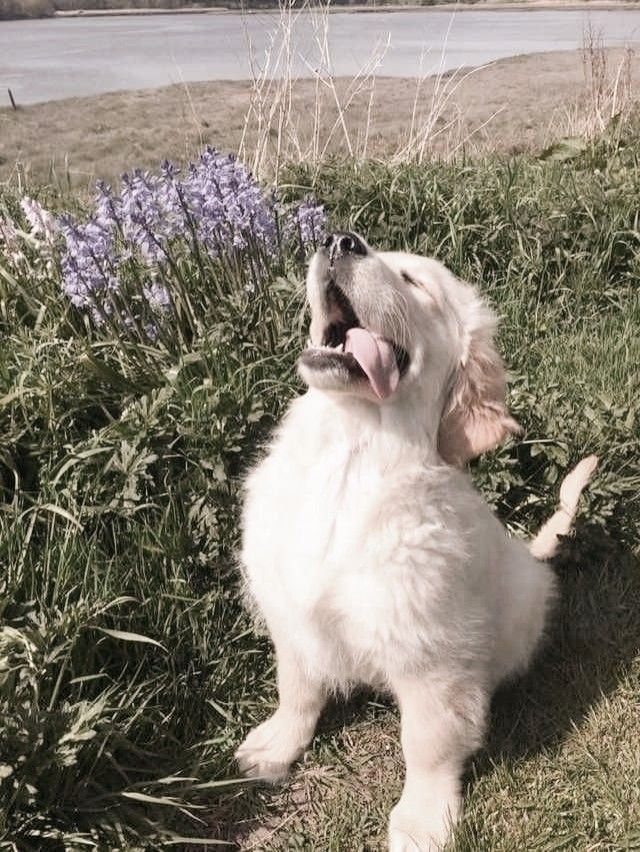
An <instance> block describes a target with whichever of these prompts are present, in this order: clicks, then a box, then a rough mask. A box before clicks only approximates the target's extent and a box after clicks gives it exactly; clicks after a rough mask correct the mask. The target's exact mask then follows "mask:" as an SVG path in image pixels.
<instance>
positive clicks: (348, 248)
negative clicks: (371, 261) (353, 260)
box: [324, 231, 367, 260]
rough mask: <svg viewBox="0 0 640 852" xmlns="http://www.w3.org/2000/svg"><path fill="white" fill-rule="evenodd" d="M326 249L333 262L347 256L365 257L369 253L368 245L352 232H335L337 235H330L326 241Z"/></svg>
mask: <svg viewBox="0 0 640 852" xmlns="http://www.w3.org/2000/svg"><path fill="white" fill-rule="evenodd" d="M324 247H325V248H326V249H327V251H328V252H329V257H330V259H331V260H334V259H335V258H336V257H343V256H344V255H347V254H360V255H365V254H366V253H367V247H366V245H365V244H364V243H363V242H362V240H361V239H360V237H359V236H358V235H357V234H353V233H351V231H335V233H333V234H329V236H328V237H327V238H326V240H325V241H324Z"/></svg>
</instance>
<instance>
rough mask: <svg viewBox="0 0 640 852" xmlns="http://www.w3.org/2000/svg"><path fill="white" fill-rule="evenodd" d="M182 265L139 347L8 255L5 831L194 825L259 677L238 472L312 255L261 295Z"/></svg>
mask: <svg viewBox="0 0 640 852" xmlns="http://www.w3.org/2000/svg"><path fill="white" fill-rule="evenodd" d="M12 213H13V215H14V216H15V215H16V208H15V204H14V205H12ZM185 270H186V271H185V275H187V276H188V279H189V294H188V295H189V299H190V306H189V312H187V311H186V310H180V309H179V308H180V305H178V315H179V316H180V317H181V319H179V320H177V321H176V327H175V339H174V340H167V341H165V343H162V342H161V341H158V342H156V343H152V342H150V341H148V340H147V341H145V342H144V344H141V343H140V341H139V339H138V338H137V337H136V335H135V334H134V333H133V332H132V333H131V335H130V336H127V335H126V334H125V335H123V336H122V337H121V338H120V339H115V338H114V337H113V336H112V335H113V331H109V330H108V329H107V328H103V329H101V330H97V331H96V330H95V329H94V328H92V326H91V325H90V323H88V322H87V323H84V322H83V319H82V318H81V317H80V316H79V315H78V314H76V312H75V310H74V309H73V308H72V307H71V306H70V304H69V302H68V300H67V299H66V297H65V296H64V295H63V293H62V291H61V288H60V284H59V282H58V281H57V275H56V273H55V271H52V270H49V271H47V269H46V268H45V267H44V266H43V264H42V261H41V258H40V257H39V255H38V253H37V251H36V250H35V249H33V248H30V247H29V244H28V243H26V244H25V246H24V257H23V259H22V260H21V261H20V263H19V264H18V266H17V267H16V266H15V265H14V266H10V265H9V264H6V265H4V264H3V265H2V266H1V267H0V276H1V277H0V324H1V327H2V331H3V336H2V340H1V341H0V434H1V435H2V442H1V445H0V485H1V486H2V496H1V498H0V564H2V566H3V570H2V577H1V578H0V616H1V621H0V624H1V627H0V755H2V760H1V762H2V769H1V770H0V803H1V816H0V839H3V840H5V841H7V842H8V841H9V840H11V841H14V842H16V843H18V845H19V848H20V849H29V848H31V849H42V848H44V847H43V844H44V842H45V841H44V839H43V838H48V840H47V842H49V841H51V843H53V846H52V848H63V846H64V847H65V848H75V847H74V846H73V844H74V843H80V842H81V841H84V843H85V845H86V844H87V843H88V844H89V845H92V844H93V843H95V844H96V848H105V847H104V846H103V845H100V844H104V843H107V844H111V845H112V847H113V848H123V846H122V845H121V844H130V845H126V848H134V846H135V845H136V844H139V845H140V846H143V845H144V846H145V848H147V846H148V847H149V848H153V847H154V846H155V845H156V844H159V843H160V842H161V841H162V840H163V839H170V838H171V837H173V832H172V829H171V828H170V827H169V826H176V825H177V826H180V824H181V823H182V822H185V821H186V822H188V823H189V825H187V826H183V829H184V830H185V831H186V830H187V829H188V832H189V834H190V835H193V834H194V832H195V834H196V835H197V834H198V823H197V821H196V817H195V814H196V813H197V810H198V803H199V801H200V800H201V799H203V798H210V796H211V792H212V790H213V791H214V792H215V789H217V788H216V787H213V788H212V787H211V784H212V782H216V783H217V779H220V778H221V777H225V776H227V775H228V774H229V769H230V765H229V760H228V754H229V748H230V746H231V745H232V743H233V741H234V739H236V738H237V735H238V730H239V728H238V722H239V718H238V708H239V707H241V706H242V696H243V695H245V694H246V693H247V690H246V688H245V687H244V686H243V684H244V683H245V682H246V681H247V679H248V678H253V679H255V678H256V677H257V675H256V673H255V672H252V665H251V663H252V661H253V660H254V659H255V655H256V653H258V651H257V649H256V642H255V640H254V639H253V638H251V636H250V634H249V630H248V627H249V625H248V620H247V619H246V617H245V615H244V614H243V611H242V609H241V607H240V605H239V594H238V591H239V590H238V586H239V577H238V574H237V572H236V570H235V565H234V558H235V557H234V549H235V546H236V543H237V536H238V482H239V478H240V475H241V473H242V471H243V469H244V468H246V466H247V464H248V463H249V462H250V460H251V458H252V457H253V455H254V453H255V451H256V447H257V445H258V444H259V443H260V441H261V440H262V439H263V437H264V436H265V435H266V434H267V432H268V430H269V428H270V427H271V426H272V425H273V424H274V422H275V419H276V418H277V417H278V416H279V414H280V413H281V411H282V406H283V403H284V402H285V401H286V399H287V398H288V397H289V396H290V394H291V393H292V363H293V359H294V354H295V350H296V342H294V341H297V337H298V331H299V324H300V312H301V299H300V295H301V293H300V288H299V287H298V284H297V279H299V277H300V275H301V267H300V265H299V261H292V262H291V264H290V265H289V267H288V268H275V267H274V268H273V269H272V271H271V272H270V273H269V272H268V271H267V272H265V274H264V276H263V277H262V278H261V279H260V283H259V288H258V291H257V292H256V291H253V292H251V293H249V292H248V290H247V287H246V280H245V276H244V274H243V273H242V271H241V270H239V269H232V268H226V269H221V270H220V271H219V278H218V280H211V279H209V280H204V279H202V278H199V277H198V275H197V265H196V264H194V265H193V267H192V268H190V267H189V266H188V258H186V259H185ZM291 275H294V276H295V279H296V281H294V280H293V278H291ZM260 288H262V289H260ZM173 296H174V298H175V299H176V300H178V301H179V300H180V298H181V294H180V293H179V292H175V293H174V294H173ZM194 313H195V315H196V316H195V320H194ZM121 331H122V329H121ZM229 648H232V649H233V653H231V654H230V653H229ZM239 698H240V701H238V699H239ZM150 797H151V798H150ZM187 814H193V817H192V818H191V819H188V820H187V817H186V815H187ZM54 841H55V842H54Z"/></svg>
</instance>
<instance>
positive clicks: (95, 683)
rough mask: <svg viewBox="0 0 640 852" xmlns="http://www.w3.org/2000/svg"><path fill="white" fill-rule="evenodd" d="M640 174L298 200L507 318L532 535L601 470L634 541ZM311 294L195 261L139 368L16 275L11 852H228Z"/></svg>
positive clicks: (5, 531)
mask: <svg viewBox="0 0 640 852" xmlns="http://www.w3.org/2000/svg"><path fill="white" fill-rule="evenodd" d="M639 155H640V142H639V141H638V140H637V139H634V138H629V139H627V140H626V143H625V144H624V145H622V144H621V145H616V146H615V147H614V146H612V145H611V144H604V143H603V145H601V146H595V147H589V148H588V149H585V150H584V151H582V152H579V153H578V154H577V155H576V156H572V157H571V158H570V159H568V160H558V158H557V157H551V156H550V157H547V158H546V159H544V160H534V159H531V158H529V157H522V158H519V159H516V160H511V161H499V160H495V161H494V160H491V161H487V162H480V163H459V164H455V165H443V164H433V165H430V166H420V167H417V166H402V167H394V168H391V167H388V166H385V165H383V164H378V163H370V164H365V165H358V166H357V167H356V166H354V165H352V164H349V163H336V164H333V165H329V166H327V167H326V168H325V169H324V170H322V172H321V173H320V174H319V175H318V176H317V177H316V178H315V179H314V180H313V181H312V180H311V178H310V177H309V176H308V175H305V174H304V173H303V172H297V173H295V174H293V173H292V180H291V190H290V191H291V193H292V195H296V196H297V195H301V194H303V192H306V191H308V190H309V189H310V188H313V190H314V192H315V194H316V195H317V197H318V198H319V200H321V201H324V202H326V204H327V206H328V208H329V210H330V211H331V214H332V216H333V219H334V224H336V225H340V226H341V227H345V226H351V227H354V228H356V229H358V230H360V231H361V232H363V233H364V234H366V235H367V237H368V239H369V240H370V242H371V243H372V244H374V245H379V246H383V247H385V248H408V249H411V250H415V251H418V252H422V253H427V254H431V255H435V256H437V257H439V258H440V259H441V260H442V261H443V262H445V263H446V264H448V265H449V266H450V267H451V268H452V269H453V270H454V271H455V272H456V273H458V274H460V275H462V276H464V277H466V278H467V279H469V280H472V281H474V282H478V283H479V284H480V286H481V287H482V289H483V290H484V292H485V293H486V294H487V295H488V297H489V298H490V300H491V301H492V302H493V304H494V305H495V306H496V308H497V309H498V311H499V312H500V314H501V316H502V328H501V337H500V343H501V347H502V350H503V352H504V355H505V358H506V361H507V363H508V364H509V366H510V368H511V369H512V371H513V381H512V384H511V391H510V402H511V407H512V409H513V411H514V413H515V415H516V417H517V418H518V419H519V420H520V422H521V423H522V425H523V426H524V428H525V433H524V436H523V437H522V439H521V440H518V441H517V442H514V443H512V444H511V445H509V446H507V447H505V448H503V449H501V450H500V451H497V452H495V453H493V454H490V455H489V456H487V457H486V458H484V459H482V460H481V461H480V462H479V463H478V464H477V465H476V467H475V469H474V476H475V477H476V478H477V481H478V483H479V484H480V486H481V487H482V489H483V491H484V492H485V493H486V494H487V496H488V498H489V499H490V500H492V501H493V503H494V504H495V505H496V506H497V507H498V509H499V511H500V513H501V514H502V515H503V517H505V518H506V519H507V521H508V522H509V523H510V524H511V525H512V526H513V527H514V528H516V529H517V530H520V531H522V532H529V531H532V530H533V529H535V528H536V527H537V526H538V525H539V523H540V521H541V519H542V518H543V517H545V515H546V514H547V513H548V512H549V510H550V507H551V505H552V504H553V502H554V499H555V492H554V486H555V483H557V481H558V480H559V479H560V477H561V475H562V473H563V472H564V471H565V470H566V468H567V466H568V465H569V464H571V463H572V462H573V461H575V460H577V459H578V458H579V457H581V456H583V455H585V454H586V453H588V452H597V453H598V454H599V455H600V456H601V459H602V469H601V472H600V473H599V475H598V478H597V481H596V482H595V483H594V485H593V487H592V488H591V490H590V493H589V497H588V501H589V509H588V514H589V516H590V517H591V518H592V519H594V520H596V521H597V522H598V523H600V524H603V525H606V526H607V527H608V529H609V531H610V532H611V533H612V534H613V535H615V536H616V537H617V538H618V540H619V541H620V542H625V541H627V542H630V543H631V542H633V541H634V540H635V539H634V536H635V535H636V534H637V531H638V529H640V523H639V512H638V488H639V486H640V469H639V465H638V440H637V439H638V433H637V423H638V408H637V407H638V402H637V400H638V398H639V395H638V390H639V388H638V374H637V364H638V363H640V349H639V343H638V334H637V331H638V327H639V324H640V298H639V294H638V287H637V280H638V272H639V271H640V266H639V264H640V253H639V241H638V234H639V233H640V229H639V227H638V210H637V198H638V196H639V190H640V172H639V169H638V157H639ZM311 184H313V186H311ZM1 206H3V207H4V208H6V209H9V208H10V209H11V212H12V214H13V215H16V210H17V208H16V201H15V199H12V198H9V197H5V198H4V199H3V200H2V202H1ZM0 251H1V250H0ZM302 276H303V269H302V265H301V263H300V261H299V260H298V259H293V258H292V259H290V260H288V261H287V263H286V264H285V265H284V266H283V267H278V268H273V269H271V271H269V272H268V273H267V274H265V276H264V278H263V280H261V284H260V287H259V288H258V290H257V291H256V292H253V293H249V292H247V290H246V288H245V283H246V282H245V281H244V280H243V278H242V276H241V275H239V273H238V270H234V269H233V268H220V270H219V273H218V276H217V277H216V278H215V280H210V279H208V278H207V277H206V276H202V275H199V273H198V265H197V264H196V263H192V262H191V260H190V259H189V258H188V257H187V258H185V259H184V274H183V276H182V280H183V281H184V283H185V286H186V290H185V293H175V294H173V295H174V296H175V298H176V299H177V300H178V301H179V300H180V299H181V298H185V299H186V298H187V297H188V300H189V304H190V307H189V310H187V308H186V307H185V311H184V313H183V314H180V316H182V317H184V321H183V319H180V320H179V321H178V322H177V324H176V329H175V337H174V338H172V339H171V340H163V339H161V340H158V341H155V342H153V341H149V340H147V341H144V342H142V341H141V340H139V339H136V338H135V337H134V336H127V335H126V334H124V333H123V334H122V335H121V337H119V338H117V337H115V336H114V334H113V332H110V331H108V330H107V329H103V330H102V331H101V330H96V329H93V328H92V327H91V326H90V325H89V324H88V323H85V322H84V321H83V319H82V318H81V317H80V316H79V315H78V314H77V313H76V312H75V311H74V309H73V308H72V307H70V306H69V304H68V303H67V301H66V300H65V298H64V297H63V295H62V293H61V290H60V285H59V281H58V276H57V272H56V270H55V268H53V267H51V265H49V266H47V264H46V262H45V261H44V260H43V259H42V257H41V256H40V255H39V254H38V252H37V251H36V249H35V248H34V247H33V246H31V247H30V246H29V244H28V242H26V243H25V247H24V258H23V260H21V262H20V265H19V266H18V267H15V266H13V265H11V264H10V263H9V262H8V260H7V258H6V257H5V258H4V259H3V257H2V255H1V254H0V489H1V491H0V564H1V565H2V571H1V573H0V847H2V848H7V849H11V848H15V849H20V850H23V849H24V850H29V849H32V850H42V849H65V848H66V849H76V848H96V849H109V848H114V849H116V848H117V849H128V850H129V849H131V850H133V849H153V848H160V847H161V846H162V845H163V844H165V843H166V842H175V843H180V842H181V841H179V839H178V838H179V837H180V836H183V835H189V836H192V837H194V836H199V835H201V836H203V837H212V836H213V837H216V836H219V834H218V833H217V829H216V828H211V827H210V825H211V823H213V824H214V825H215V826H216V827H219V826H220V825H221V823H222V822H223V819H222V817H221V816H220V815H216V814H217V809H218V808H222V803H223V801H224V797H221V793H222V794H227V793H228V784H229V782H228V781H225V779H228V778H229V777H230V776H231V775H232V773H233V770H232V768H231V764H230V753H231V750H232V746H233V745H234V743H236V742H237V741H238V739H239V737H240V730H241V727H244V726H246V725H247V724H248V723H249V722H250V721H252V720H253V719H254V718H258V717H259V718H262V717H264V715H265V708H264V706H261V705H259V704H258V703H257V702H260V701H263V700H264V699H265V696H269V695H271V694H272V692H271V690H272V673H271V672H270V668H269V657H268V654H267V652H266V646H265V644H264V643H263V642H262V641H261V640H256V639H255V637H254V634H253V632H252V630H251V629H250V623H249V619H248V618H247V617H246V615H245V614H244V613H243V609H242V607H241V605H240V583H239V577H238V574H237V571H236V567H235V564H234V562H235V557H234V552H235V548H236V545H237V541H238V527H239V513H238V508H239V483H240V480H241V476H242V473H243V470H245V469H246V467H247V465H248V464H250V463H251V460H252V459H253V458H254V457H255V454H256V452H257V451H258V447H259V445H260V443H261V441H262V440H263V439H264V437H265V436H266V434H267V433H268V431H269V429H270V428H271V427H272V426H273V424H274V423H275V422H276V421H277V419H278V417H279V416H280V415H281V413H282V411H283V409H284V406H285V405H286V403H287V401H288V399H289V398H290V397H291V396H292V395H293V394H294V393H295V390H296V383H295V381H294V377H293V363H294V359H295V354H296V352H297V351H298V349H299V347H300V345H301V343H302V340H303V327H304V317H303V312H302V288H301V286H300V282H301V280H302ZM185 294H186V295H185ZM185 305H186V302H185ZM194 316H195V319H196V321H195V322H194ZM187 318H188V319H187ZM602 582H603V583H605V582H607V581H606V578H605V579H603V580H602ZM594 606H595V605H594ZM603 629H604V628H603ZM575 677H576V678H578V677H579V672H578V673H575ZM505 771H506V770H505ZM514 771H515V770H514ZM478 795H479V794H478ZM227 798H228V796H227ZM347 811H348V809H347V810H346V811H344V813H347ZM211 814H213V816H211ZM203 815H208V820H207V821H204V822H203V821H202V820H203ZM379 818H382V817H381V815H377V816H376V819H379ZM334 828H335V826H334V827H333V828H332V829H331V830H332V831H333V830H334ZM366 830H367V831H368V832H369V831H370V832H371V833H373V832H374V828H372V827H371V826H368V827H367V829H366ZM483 830H484V829H482V827H480V828H478V829H477V831H478V832H481V831H483ZM327 831H328V829H327ZM336 831H337V829H336ZM487 831H488V829H487ZM305 836H306V835H305ZM474 836H475V835H474ZM487 836H488V835H487ZM337 843H338V845H337V846H336V847H335V848H344V849H348V848H356V847H349V845H348V843H347V842H346V841H344V839H343V840H339V841H337ZM341 844H342V845H341ZM274 848H275V846H274ZM357 848H361V846H360V845H359V846H357ZM465 848H466V847H465ZM469 848H471V847H470V846H469ZM477 848H481V847H477ZM482 848H484V847H482ZM487 848H490V847H487Z"/></svg>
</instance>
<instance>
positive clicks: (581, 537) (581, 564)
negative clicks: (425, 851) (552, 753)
mask: <svg viewBox="0 0 640 852" xmlns="http://www.w3.org/2000/svg"><path fill="white" fill-rule="evenodd" d="M554 567H555V570H556V574H557V576H558V580H559V592H560V594H559V600H558V602H557V604H556V608H555V612H554V615H553V618H552V620H551V624H550V627H549V631H548V636H547V641H546V644H545V646H544V647H543V648H542V650H541V652H540V653H539V655H538V657H537V660H536V661H535V663H534V665H533V666H532V668H531V669H530V670H529V671H528V672H527V674H526V675H524V676H523V677H521V678H519V679H518V680H516V681H514V682H513V683H511V684H507V685H505V686H503V687H502V688H501V689H499V690H498V692H497V693H496V695H495V696H494V700H493V705H492V718H491V726H490V729H489V735H488V740H487V743H486V746H485V748H484V749H483V750H482V751H481V752H480V753H479V754H478V755H477V757H476V758H475V760H474V769H475V773H476V774H478V773H482V772H484V771H485V770H486V769H487V765H488V764H490V763H491V762H492V761H494V760H496V759H499V758H503V757H508V758H518V757H526V756H530V755H533V754H535V753H536V752H538V751H539V750H540V749H541V748H549V747H553V745H554V744H556V743H558V742H560V741H561V740H562V739H563V737H564V736H565V735H566V733H567V732H568V731H569V730H570V729H571V728H572V726H573V725H579V724H580V721H581V720H582V719H583V718H584V717H585V716H586V715H587V713H588V712H589V710H590V709H591V707H593V705H594V704H596V703H597V702H598V701H599V700H600V698H601V697H602V696H603V695H607V694H608V693H611V692H612V691H613V690H615V688H616V686H617V685H618V683H619V682H620V681H621V679H623V678H624V677H625V675H626V673H627V672H628V670H629V666H630V664H631V663H632V661H633V659H634V658H635V657H636V656H637V654H638V651H639V649H640V564H639V563H638V560H637V558H636V557H635V556H634V554H633V553H632V551H631V550H630V549H629V548H627V547H625V546H624V545H622V544H619V543H618V542H617V541H616V540H615V539H614V538H612V537H611V536H610V535H609V534H608V533H607V532H606V531H605V530H603V529H602V528H601V527H598V526H595V525H589V524H587V523H583V524H579V525H578V527H577V529H576V535H575V538H572V539H571V540H568V541H567V542H566V543H565V547H564V551H563V553H562V555H561V556H560V557H559V558H558V559H557V560H556V563H555V566H554Z"/></svg>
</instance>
